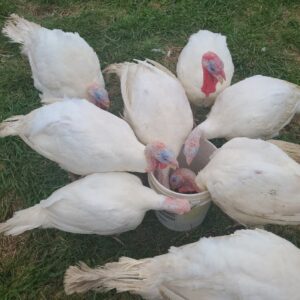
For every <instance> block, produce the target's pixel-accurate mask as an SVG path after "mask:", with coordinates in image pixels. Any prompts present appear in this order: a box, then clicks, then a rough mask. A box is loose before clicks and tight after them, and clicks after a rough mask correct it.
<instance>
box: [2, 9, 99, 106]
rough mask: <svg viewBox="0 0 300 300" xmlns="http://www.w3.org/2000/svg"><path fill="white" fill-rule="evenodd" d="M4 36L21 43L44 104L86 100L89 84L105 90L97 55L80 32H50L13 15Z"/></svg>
mask: <svg viewBox="0 0 300 300" xmlns="http://www.w3.org/2000/svg"><path fill="white" fill-rule="evenodd" d="M3 33H4V34H5V35H7V36H8V37H9V38H11V39H12V40H13V41H14V42H17V43H20V44H22V52H23V53H24V54H25V55H26V56H27V57H28V59H29V63H30V66H31V71H32V77H33V80H34V86H35V88H36V89H38V90H39V91H41V93H42V94H41V98H42V102H44V103H49V102H52V101H59V100H62V98H64V97H67V98H85V99H87V98H88V97H89V94H88V87H89V86H90V85H97V86H99V87H100V88H105V83H104V80H103V76H102V73H101V68H100V63H99V60H98V57H97V54H96V53H95V51H94V50H93V49H92V48H91V47H90V46H89V45H88V43H87V42H86V41H85V40H84V39H83V38H81V37H80V36H79V34H78V33H71V32H64V31H62V30H59V29H53V30H50V29H47V28H44V27H42V26H40V25H38V24H35V23H32V22H29V21H27V20H25V19H23V18H20V17H19V16H17V15H14V14H13V15H12V16H11V18H10V19H9V21H8V22H7V24H6V26H5V27H4V29H3Z"/></svg>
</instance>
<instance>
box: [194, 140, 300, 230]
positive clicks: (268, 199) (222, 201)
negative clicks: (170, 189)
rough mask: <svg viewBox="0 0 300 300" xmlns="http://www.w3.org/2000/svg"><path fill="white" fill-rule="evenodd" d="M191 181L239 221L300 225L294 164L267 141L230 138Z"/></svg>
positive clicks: (298, 168) (299, 176)
mask: <svg viewBox="0 0 300 300" xmlns="http://www.w3.org/2000/svg"><path fill="white" fill-rule="evenodd" d="M196 183H197V185H198V186H199V187H200V188H202V189H204V188H206V189H207V190H208V191H209V193H210V195H211V197H212V200H213V201H214V203H215V204H217V205H218V206H219V207H220V208H221V209H222V210H223V211H224V212H225V213H226V214H227V215H229V216H230V217H231V218H232V219H234V220H236V221H237V222H239V223H240V224H243V225H246V226H263V225H264V224H281V225H297V224H300V165H299V164H298V163H297V162H295V161H294V160H293V159H291V158H290V157H289V156H288V155H287V154H286V153H285V152H283V151H282V150H281V149H279V148H278V147H277V146H275V145H273V144H271V143H269V142H266V141H263V140H255V139H248V138H235V139H232V140H231V141H229V142H227V143H226V144H224V145H223V146H222V147H221V148H220V149H218V150H217V151H216V152H215V153H214V154H213V156H212V158H211V160H210V162H209V163H208V164H207V165H206V166H205V168H204V169H202V170H201V171H200V172H199V174H198V175H197V177H196Z"/></svg>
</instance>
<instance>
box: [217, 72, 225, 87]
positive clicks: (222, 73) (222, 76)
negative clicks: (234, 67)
mask: <svg viewBox="0 0 300 300" xmlns="http://www.w3.org/2000/svg"><path fill="white" fill-rule="evenodd" d="M216 78H217V80H218V81H219V82H220V83H221V84H222V83H223V81H225V80H226V76H225V73H224V70H222V71H221V72H220V73H219V74H218V75H216Z"/></svg>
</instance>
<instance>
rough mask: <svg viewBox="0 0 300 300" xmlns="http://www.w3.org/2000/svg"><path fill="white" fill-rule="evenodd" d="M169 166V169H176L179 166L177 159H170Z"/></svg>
mask: <svg viewBox="0 0 300 300" xmlns="http://www.w3.org/2000/svg"><path fill="white" fill-rule="evenodd" d="M169 166H170V168H171V169H174V170H176V169H178V167H179V164H178V161H177V160H176V159H175V160H174V161H172V162H171V163H170V164H169Z"/></svg>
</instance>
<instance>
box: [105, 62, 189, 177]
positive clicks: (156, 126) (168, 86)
mask: <svg viewBox="0 0 300 300" xmlns="http://www.w3.org/2000/svg"><path fill="white" fill-rule="evenodd" d="M105 72H108V73H116V74H117V75H118V76H119V77H120V81H121V91H122V97H123V101H124V118H125V119H126V121H127V122H128V123H129V124H130V125H131V127H132V129H133V130H134V132H135V134H136V135H137V137H138V139H139V140H140V141H141V142H142V143H144V144H149V143H152V142H153V141H161V142H163V143H164V144H166V146H167V147H168V148H170V149H171V150H172V151H173V152H174V154H175V156H176V157H177V155H178V154H179V152H180V149H181V147H182V145H183V143H184V141H185V139H186V138H187V136H188V134H189V133H190V132H191V130H192V128H193V114H192V110H191V107H190V104H189V101H188V99H187V97H186V95H185V92H184V89H183V88H182V86H181V84H180V82H179V81H178V80H177V78H176V77H175V76H174V75H173V74H172V73H171V72H170V71H169V70H168V69H166V68H165V67H163V66H162V65H160V64H158V63H157V62H154V61H151V60H146V61H137V63H129V62H125V63H120V64H113V65H110V66H109V67H108V68H107V69H106V70H105ZM166 172H167V170H166V171H165V173H166ZM167 181H168V180H167Z"/></svg>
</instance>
